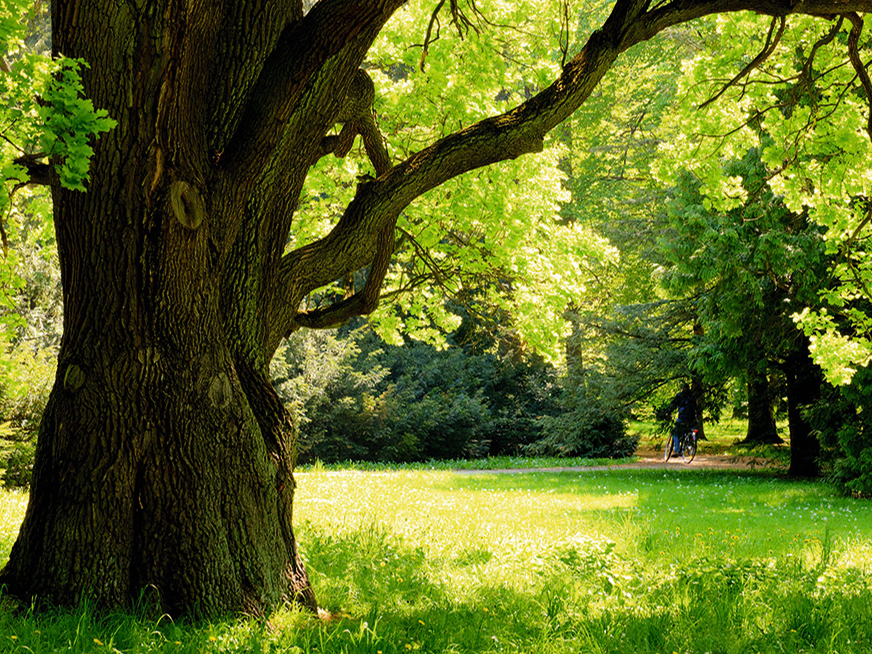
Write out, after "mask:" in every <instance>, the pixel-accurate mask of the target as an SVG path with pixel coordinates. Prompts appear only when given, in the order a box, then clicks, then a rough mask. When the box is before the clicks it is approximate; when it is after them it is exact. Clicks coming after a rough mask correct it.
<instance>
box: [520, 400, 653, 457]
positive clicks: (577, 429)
mask: <svg viewBox="0 0 872 654" xmlns="http://www.w3.org/2000/svg"><path fill="white" fill-rule="evenodd" d="M543 423H544V424H543V431H544V434H545V435H544V436H543V438H542V439H541V440H539V441H536V442H535V443H532V444H530V445H528V446H527V447H526V448H525V450H526V452H527V453H529V454H534V455H539V456H566V457H588V458H621V457H625V456H630V455H631V454H633V452H635V451H636V446H637V445H638V444H639V437H638V436H630V435H628V434H627V421H626V418H625V417H624V416H621V415H619V414H618V413H617V412H616V411H615V409H613V408H609V407H606V406H604V405H603V404H601V403H600V402H598V401H596V400H592V401H591V402H590V403H589V404H583V405H581V406H578V407H576V408H575V409H574V410H573V411H567V412H566V413H563V414H561V415H559V416H556V417H551V416H546V417H545V418H543Z"/></svg>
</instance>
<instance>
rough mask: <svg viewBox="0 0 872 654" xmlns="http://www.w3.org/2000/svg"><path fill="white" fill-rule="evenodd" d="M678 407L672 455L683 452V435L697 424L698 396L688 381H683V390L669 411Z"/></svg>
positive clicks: (674, 399) (673, 401) (673, 430)
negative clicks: (695, 395)
mask: <svg viewBox="0 0 872 654" xmlns="http://www.w3.org/2000/svg"><path fill="white" fill-rule="evenodd" d="M676 409H678V415H677V416H676V418H675V426H674V427H673V428H672V445H673V447H672V456H679V455H680V454H681V436H682V434H686V433H687V432H689V431H690V430H691V429H693V426H694V424H696V398H695V397H694V396H693V392H691V390H690V386H689V385H688V384H687V382H682V384H681V390H680V391H679V392H678V395H676V396H675V397H674V398H673V400H672V402H671V403H670V404H669V413H670V414H671V413H672V412H673V411H675V410H676Z"/></svg>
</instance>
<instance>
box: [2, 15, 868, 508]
mask: <svg viewBox="0 0 872 654" xmlns="http://www.w3.org/2000/svg"><path fill="white" fill-rule="evenodd" d="M19 4H20V6H18V7H17V8H16V9H17V10H19V11H22V10H23V11H26V12H27V23H26V33H22V31H21V23H20V22H18V21H16V20H11V21H9V22H5V21H4V23H3V25H2V29H3V30H4V32H3V34H2V37H3V42H4V50H5V58H4V72H3V73H0V79H2V83H3V88H2V92H3V94H4V97H6V98H8V99H9V102H8V103H4V106H5V107H6V109H5V110H4V111H5V113H3V115H2V126H0V131H2V133H3V143H2V144H0V148H2V153H3V162H4V173H5V175H4V176H5V177H6V182H5V184H4V190H3V192H2V193H0V196H2V197H0V208H2V211H3V215H2V222H0V224H2V227H3V231H2V240H3V257H2V258H0V346H2V349H3V354H2V358H0V437H2V440H0V444H2V445H0V448H2V449H0V470H2V473H0V474H2V477H0V480H2V482H3V483H5V484H6V485H10V486H26V485H27V483H28V481H29V474H30V468H31V466H32V460H33V449H34V444H35V436H36V431H37V428H38V424H39V419H40V416H41V415H42V411H43V409H44V405H45V402H46V399H47V396H48V393H49V390H50V388H51V385H52V383H53V379H54V376H55V366H56V363H55V357H56V353H57V348H58V345H59V341H60V335H61V328H62V326H61V313H62V309H61V301H62V300H61V296H62V293H61V289H60V279H59V273H58V272H57V265H56V257H57V252H56V245H55V240H54V234H53V226H52V222H51V201H50V198H49V196H48V194H47V193H46V192H45V191H44V190H42V189H40V188H38V187H31V186H23V185H21V184H20V183H19V173H18V172H17V169H16V168H15V164H13V163H12V162H13V161H14V160H16V159H18V160H20V159H21V157H23V156H24V157H26V156H28V155H32V154H33V152H29V151H27V150H26V148H25V149H22V147H21V144H23V143H24V142H25V141H26V140H27V138H31V137H33V136H34V134H36V133H37V132H39V128H38V127H27V125H37V126H38V125H40V124H42V125H43V127H44V128H45V129H43V131H42V132H41V133H40V134H41V135H40V136H39V138H37V139H36V140H37V141H39V139H42V140H41V141H39V143H40V144H41V146H42V147H43V148H45V149H47V150H48V151H51V148H53V147H56V144H57V143H59V142H63V141H64V129H68V131H69V132H70V133H74V132H75V127H72V128H69V126H67V127H66V128H64V127H63V126H61V127H59V126H57V125H54V126H52V125H50V124H49V122H48V116H49V112H48V111H46V109H45V105H46V104H49V105H52V103H54V104H53V105H52V106H54V107H57V106H60V105H61V104H63V103H64V102H66V103H68V105H71V106H72V105H75V106H74V108H72V109H68V111H69V113H70V115H73V116H82V115H84V114H85V113H86V112H87V111H93V108H91V107H88V106H87V101H85V100H82V99H81V98H80V97H79V95H78V92H77V90H76V88H75V83H74V80H75V68H74V67H73V68H64V69H63V70H64V71H65V73H64V74H65V75H68V80H67V81H68V82H69V81H70V80H72V82H71V83H70V84H69V85H68V86H67V87H66V88H68V89H69V88H72V89H73V90H72V92H71V94H68V95H67V96H64V95H63V93H62V90H63V89H62V87H58V89H57V90H56V92H55V91H53V90H52V89H53V88H54V87H52V85H51V84H50V83H49V82H48V81H47V80H50V79H51V75H52V74H54V73H55V72H56V69H52V68H51V67H50V66H48V65H47V64H46V63H45V54H46V53H47V52H48V51H50V29H49V25H48V16H47V7H46V6H45V5H40V6H37V7H36V8H35V9H34V8H33V7H32V6H30V5H29V3H19ZM609 5H610V3H605V2H592V3H591V2H588V3H570V2H569V1H568V0H567V1H565V2H553V1H545V0H541V1H539V0H536V1H533V0H531V1H529V2H521V3H503V2H497V1H493V2H488V3H484V2H481V3H478V5H476V7H477V11H478V10H479V9H480V13H476V14H475V16H477V18H476V21H475V22H471V23H470V22H463V21H455V22H454V24H452V23H451V21H450V20H449V19H448V18H447V17H446V18H443V20H442V22H438V21H437V22H430V23H429V25H430V30H429V31H430V32H431V34H430V38H429V39H428V45H427V46H426V48H422V47H421V42H422V39H424V38H425V35H424V33H423V30H424V28H425V27H426V26H427V25H428V21H429V19H430V13H429V12H428V10H427V8H426V7H409V8H407V9H404V10H401V11H400V12H398V13H397V15H396V16H395V17H394V19H392V21H391V22H390V23H389V24H388V26H387V27H386V28H385V30H383V32H382V34H381V36H380V37H379V40H378V41H377V42H376V44H375V46H374V47H373V48H372V49H371V50H370V52H369V55H368V58H367V61H366V62H365V65H364V68H365V69H366V70H367V72H368V73H369V75H370V76H371V77H372V78H373V80H374V81H375V86H376V100H375V105H374V107H375V110H376V112H377V114H378V118H379V125H380V128H381V131H382V134H383V135H384V137H385V139H386V141H387V145H388V150H389V151H390V152H391V153H392V155H393V156H394V157H395V158H396V159H397V160H402V159H404V158H406V157H407V156H408V155H409V154H410V153H412V152H414V151H416V150H418V149H420V148H421V147H423V145H424V144H426V143H430V142H432V141H433V140H434V139H436V138H438V137H440V136H442V135H444V134H445V133H448V132H450V131H453V130H456V129H458V128H459V127H462V126H464V125H469V124H472V123H473V122H474V121H476V120H479V119H480V118H482V117H484V116H487V115H492V114H494V113H497V112H499V111H503V110H505V108H506V107H507V106H509V105H511V104H514V103H517V101H518V100H519V99H523V98H525V97H526V98H529V97H531V96H532V95H533V94H534V93H536V92H537V91H539V90H540V89H541V88H542V86H543V85H546V84H547V83H548V81H549V80H551V79H553V78H554V76H555V74H556V73H557V71H559V69H560V68H561V66H562V65H563V62H565V61H566V59H567V57H568V56H569V54H570V53H571V52H575V51H576V50H577V49H578V47H579V45H580V43H581V42H582V41H583V39H584V38H585V37H586V36H587V35H588V34H589V33H590V32H591V31H592V30H593V29H595V28H596V27H597V26H598V25H599V24H601V22H602V20H603V16H604V15H606V12H607V10H608V8H609ZM4 15H8V16H15V15H16V14H15V12H14V11H12V10H10V13H8V14H4ZM532 17H535V20H533V18H532ZM543 17H546V18H544V19H543ZM455 18H456V17H455ZM702 23H705V25H704V26H701V24H700V22H697V23H694V24H692V25H685V26H678V27H675V28H671V29H670V30H667V31H666V32H665V33H664V34H663V35H661V36H660V37H659V38H658V39H656V40H653V41H651V42H650V43H645V44H642V45H640V46H637V47H635V48H633V49H632V50H631V51H630V52H628V53H626V54H625V55H624V56H623V57H622V58H621V59H620V60H619V62H618V64H617V65H616V66H615V67H614V68H613V69H612V70H611V71H610V72H609V74H608V75H607V77H606V78H605V80H604V81H603V83H602V84H601V85H600V86H599V88H598V89H597V91H596V94H595V95H594V96H593V97H591V98H590V99H589V100H588V101H587V102H585V103H584V105H583V106H582V108H581V109H580V110H579V111H578V112H577V113H576V115H575V116H574V117H573V118H572V119H571V120H570V121H567V122H566V123H565V124H564V125H563V126H561V127H560V128H559V129H558V130H556V132H555V134H554V135H553V136H552V137H549V139H547V140H546V144H545V148H544V150H543V151H542V152H541V153H539V154H536V155H531V156H527V157H522V158H520V159H517V160H513V161H510V162H506V163H502V164H499V165H497V166H494V167H491V168H488V169H484V170H481V171H477V172H475V173H473V174H471V175H466V176H464V177H461V178H458V179H455V180H453V181H451V182H450V183H448V184H445V185H443V186H440V187H439V188H436V189H434V190H432V191H431V192H429V193H428V194H427V195H426V196H424V197H423V198H421V200H420V201H418V202H417V203H415V204H414V205H413V206H410V207H409V208H408V209H406V210H405V211H404V212H403V214H402V215H401V216H400V221H399V223H398V226H397V247H396V252H395V256H394V260H393V263H392V265H391V268H390V270H389V272H388V279H387V282H386V284H385V288H384V291H383V293H382V302H381V305H380V308H379V310H378V312H377V313H376V314H374V315H372V316H370V317H369V318H368V319H355V320H354V321H351V322H350V323H348V324H347V325H346V326H344V327H342V328H340V329H339V330H336V331H309V330H303V331H299V332H296V333H294V334H293V335H291V337H290V338H289V339H288V340H287V341H286V343H285V345H284V346H283V348H282V349H281V351H280V353H279V355H278V356H277V357H276V358H275V360H274V361H273V367H272V372H273V381H274V384H275V386H276V388H277V389H278V391H279V393H280V396H281V397H282V399H283V401H284V402H285V403H286V404H287V405H288V406H289V407H290V408H291V409H292V412H293V414H294V416H295V419H296V422H297V424H298V426H299V429H300V457H301V459H300V460H301V461H304V462H305V461H314V460H316V459H319V460H322V461H341V460H356V461H378V460H386V461H416V460H427V459H432V458H435V459H450V458H471V457H481V456H486V455H494V454H512V455H532V454H550V455H559V456H588V457H598V456H625V455H628V454H630V453H632V452H633V451H634V449H635V446H636V440H637V437H634V436H633V435H632V434H630V433H629V431H628V423H629V421H630V420H631V419H642V420H647V421H654V422H656V421H660V422H661V424H666V421H667V420H668V418H667V417H666V416H665V414H664V411H663V408H664V407H666V406H668V402H669V400H670V399H671V398H672V396H673V395H674V394H675V392H676V391H677V389H678V385H679V383H680V382H681V381H683V380H688V381H691V382H692V384H693V387H694V390H695V392H696V394H697V397H698V398H699V403H700V410H701V412H702V413H703V415H704V417H705V419H706V420H707V421H712V420H718V419H720V418H721V417H722V416H731V417H737V416H739V417H742V418H743V419H745V420H747V434H746V440H747V441H748V442H750V443H752V444H753V443H773V442H778V441H780V440H782V439H786V440H788V441H789V442H790V445H791V472H792V473H793V474H795V475H803V476H805V475H816V474H818V473H819V472H820V471H821V470H822V471H823V472H825V473H826V474H827V475H830V476H831V477H832V478H833V479H834V480H835V481H836V483H838V484H839V485H840V487H842V488H843V489H844V490H846V491H847V492H851V493H854V494H866V495H868V494H870V493H872V445H870V439H869V438H868V436H869V429H870V428H872V423H870V411H869V410H868V407H870V406H872V404H870V402H869V399H870V394H872V375H870V373H869V371H868V369H867V368H866V364H867V363H868V361H869V358H870V352H872V348H870V344H869V333H870V320H869V301H870V293H869V289H870V287H872V283H870V279H869V278H870V276H872V266H870V265H869V263H870V262H869V260H868V255H867V249H866V244H865V239H866V238H867V237H868V235H869V230H870V216H872V204H870V202H869V200H868V197H869V196H870V189H869V188H868V186H869V185H870V182H872V178H870V170H869V167H868V161H869V160H870V157H869V154H870V152H869V149H870V134H869V130H868V129H867V127H868V125H869V118H868V116H869V97H870V95H872V85H870V84H869V80H868V76H867V75H866V74H865V64H864V63H863V61H862V54H863V53H868V37H867V35H866V34H865V33H864V32H862V29H858V28H857V26H856V24H855V23H854V22H852V20H850V19H846V18H841V19H838V20H833V21H830V22H822V21H820V20H816V19H812V18H803V17H794V18H791V20H790V22H789V24H785V22H784V21H780V20H779V19H771V18H767V17H760V16H755V15H752V14H739V15H726V16H718V17H712V18H707V19H704V20H703V21H702ZM767 23H768V24H769V26H768V30H767V29H766V27H765V25H766V24H767ZM761 25H762V26H764V27H763V29H761ZM861 25H862V22H861ZM703 27H704V28H705V29H704V28H703ZM434 30H435V31H434ZM737 35H746V36H743V37H742V38H737ZM747 35H750V36H747ZM757 35H759V38H758V36H757ZM416 44H417V45H416ZM858 58H860V59H861V62H860V65H859V66H857V65H856V60H857V59H858ZM13 70H14V71H15V73H16V75H15V76H14V75H13V74H12V71H13ZM16 76H18V78H16ZM22 80H23V81H22ZM627 80H632V83H631V84H628V83H627ZM28 81H29V86H28V84H26V82H28ZM34 90H36V91H37V92H39V93H40V95H41V97H42V98H43V102H42V104H40V103H38V102H36V101H35V99H34ZM394 116H402V121H400V120H396V121H395V120H394V119H393V118H392V117H394ZM90 120H93V121H96V122H95V123H94V124H96V125H97V127H96V128H94V127H93V126H91V127H90V128H89V129H92V131H100V130H101V129H106V128H108V125H103V124H101V123H100V121H101V120H105V117H102V116H100V115H99V111H96V112H93V115H92V117H91V118H90ZM28 130H30V131H29V132H28ZM52 130H53V131H52ZM52 139H54V140H52ZM65 147H68V150H67V154H66V155H65V157H66V158H65V161H66V162H67V163H68V164H69V166H70V167H71V168H72V169H75V168H76V165H77V162H78V165H79V166H80V167H81V165H82V164H81V162H82V161H84V162H85V163H84V166H85V168H84V170H87V156H88V152H87V145H86V144H84V145H81V146H79V147H80V149H79V150H75V149H74V148H72V147H70V146H69V144H68V143H67V144H65ZM368 171H369V163H368V161H367V158H366V155H365V153H364V151H363V147H362V146H357V147H355V148H354V149H352V150H351V152H350V153H349V154H348V155H347V156H346V157H345V158H344V159H341V160H340V161H339V163H338V164H337V160H336V159H334V158H332V157H329V158H325V159H323V160H322V161H321V162H320V163H319V165H318V167H317V168H316V170H314V171H313V173H312V174H311V175H310V177H309V179H308V181H307V185H308V187H307V191H306V192H305V193H304V196H303V197H304V199H303V201H302V206H301V207H300V208H299V210H298V211H299V213H300V215H303V216H305V218H306V219H305V220H299V221H295V223H294V224H295V229H296V230H297V231H294V232H292V234H291V235H290V238H289V242H288V249H292V248H294V247H297V246H299V245H300V244H302V243H305V242H308V241H311V240H312V239H315V238H318V237H320V236H323V235H324V234H325V233H327V231H329V229H330V227H331V225H332V224H333V223H334V222H335V220H336V219H337V217H338V216H339V215H340V214H341V212H342V210H343V208H344V207H345V206H346V205H347V204H348V202H349V201H350V199H351V197H352V196H353V194H354V189H355V183H356V181H357V180H358V179H359V178H361V177H362V176H365V175H366V174H368ZM78 174H80V175H81V172H79V173H78ZM70 175H71V179H72V180H75V179H77V178H76V172H75V170H72V171H71V172H70ZM71 183H75V182H71ZM79 183H80V184H82V183H84V185H85V186H86V185H87V184H86V182H81V181H80V182H79ZM493 216H496V217H498V219H496V220H494V219H492V217H493ZM366 275H367V272H366V271H362V272H360V273H358V275H357V276H356V277H355V278H349V279H344V280H339V281H337V283H336V285H335V288H333V289H331V290H330V291H328V292H326V293H322V294H319V295H313V296H311V297H310V298H308V300H307V303H309V304H310V305H311V306H313V307H317V306H318V305H319V304H321V303H327V302H329V301H331V300H332V299H333V297H335V296H341V295H342V294H344V293H346V292H347V290H348V288H349V287H351V288H360V287H361V286H362V285H363V284H364V282H365V279H366ZM864 408H866V410H865V411H864Z"/></svg>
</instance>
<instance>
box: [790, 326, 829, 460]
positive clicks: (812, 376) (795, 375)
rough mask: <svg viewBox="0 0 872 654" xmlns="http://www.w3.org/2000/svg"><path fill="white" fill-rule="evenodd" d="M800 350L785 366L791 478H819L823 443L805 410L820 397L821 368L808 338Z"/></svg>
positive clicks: (793, 354)
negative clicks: (809, 347)
mask: <svg viewBox="0 0 872 654" xmlns="http://www.w3.org/2000/svg"><path fill="white" fill-rule="evenodd" d="M802 341H803V346H804V347H802V348H801V349H799V350H796V351H794V352H792V353H791V354H790V355H789V356H788V357H787V361H786V362H785V365H784V372H785V375H786V377H787V419H788V424H789V426H790V469H789V471H788V474H789V475H790V476H791V477H816V476H817V475H818V473H819V472H820V466H819V463H818V457H819V456H820V452H821V446H820V442H819V441H818V439H817V437H816V436H815V435H814V433H813V432H812V428H811V425H810V424H809V423H808V421H807V420H806V419H805V417H804V416H803V414H802V411H803V409H804V408H805V407H806V406H808V405H810V404H812V403H813V402H815V401H816V400H818V399H819V398H820V394H821V384H822V383H823V378H822V375H821V369H820V368H819V367H818V366H817V365H815V363H814V362H813V361H812V360H811V356H810V354H809V351H808V339H807V338H805V337H803V338H802Z"/></svg>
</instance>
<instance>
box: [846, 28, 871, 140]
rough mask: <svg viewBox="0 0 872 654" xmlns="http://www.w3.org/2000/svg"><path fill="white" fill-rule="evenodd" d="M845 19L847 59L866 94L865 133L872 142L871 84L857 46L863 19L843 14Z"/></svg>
mask: <svg viewBox="0 0 872 654" xmlns="http://www.w3.org/2000/svg"><path fill="white" fill-rule="evenodd" d="M845 18H847V19H848V20H849V21H851V33H850V34H849V35H848V57H849V58H850V59H851V65H852V66H853V67H854V71H855V72H856V73H857V77H859V78H860V84H862V85H863V91H865V93H866V102H867V104H868V105H869V119H868V120H867V122H866V133H867V134H868V135H869V138H870V140H872V82H870V81H869V73H867V72H866V66H864V65H863V61H862V60H861V59H860V53H859V52H858V50H857V46H858V44H859V42H860V34H861V33H862V32H863V19H862V18H860V17H859V16H858V15H857V14H854V13H851V14H845Z"/></svg>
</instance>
